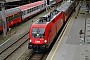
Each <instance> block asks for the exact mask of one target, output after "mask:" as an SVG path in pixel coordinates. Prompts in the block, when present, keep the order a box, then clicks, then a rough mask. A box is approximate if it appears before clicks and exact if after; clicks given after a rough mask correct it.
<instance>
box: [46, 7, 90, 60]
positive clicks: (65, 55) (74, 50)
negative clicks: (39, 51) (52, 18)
mask: <svg viewBox="0 0 90 60" xmlns="http://www.w3.org/2000/svg"><path fill="white" fill-rule="evenodd" d="M70 19H71V20H70V22H69V23H68V25H67V27H66V29H65V32H64V33H63V35H62V37H61V38H60V39H59V40H58V41H56V43H55V45H54V46H53V48H52V50H51V51H50V53H49V55H48V57H47V59H46V60H90V13H89V12H86V8H84V7H81V8H80V10H79V13H78V15H77V18H75V14H73V17H72V18H70ZM80 30H82V31H83V33H84V34H82V38H81V37H80V34H79V32H80Z"/></svg>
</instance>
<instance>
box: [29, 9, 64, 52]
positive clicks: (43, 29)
mask: <svg viewBox="0 0 90 60" xmlns="http://www.w3.org/2000/svg"><path fill="white" fill-rule="evenodd" d="M63 22H64V20H63V12H59V11H57V10H54V11H52V12H50V13H49V14H47V15H45V16H44V17H40V18H39V19H38V20H37V21H36V22H35V23H33V24H32V25H31V27H30V32H29V44H28V48H29V49H30V48H32V49H34V50H36V51H37V50H45V49H48V48H49V46H50V44H51V42H52V41H53V39H54V38H55V36H56V34H57V33H58V31H59V29H60V28H61V26H62V25H63Z"/></svg>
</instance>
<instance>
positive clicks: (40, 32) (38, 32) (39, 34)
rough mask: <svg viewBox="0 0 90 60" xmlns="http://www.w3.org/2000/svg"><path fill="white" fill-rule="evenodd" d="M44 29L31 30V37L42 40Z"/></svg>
mask: <svg viewBox="0 0 90 60" xmlns="http://www.w3.org/2000/svg"><path fill="white" fill-rule="evenodd" d="M44 32H45V28H32V36H33V37H35V38H43V37H44V34H45V33H44Z"/></svg>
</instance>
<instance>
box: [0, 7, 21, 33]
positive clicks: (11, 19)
mask: <svg viewBox="0 0 90 60" xmlns="http://www.w3.org/2000/svg"><path fill="white" fill-rule="evenodd" d="M5 12H6V22H7V27H8V28H9V27H10V26H13V25H15V24H17V23H20V22H21V14H20V12H21V11H20V9H18V8H12V9H7V10H5ZM1 13H2V12H1V11H0V31H2V30H3V23H2V22H3V21H2V16H1Z"/></svg>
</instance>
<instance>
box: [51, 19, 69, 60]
mask: <svg viewBox="0 0 90 60" xmlns="http://www.w3.org/2000/svg"><path fill="white" fill-rule="evenodd" d="M70 22H71V20H70V21H69V23H70ZM69 23H68V25H67V27H66V29H65V31H64V33H63V35H62V37H61V39H60V41H59V43H58V45H57V46H56V49H55V51H54V53H53V55H52V56H51V58H50V60H52V59H53V57H54V55H55V53H56V51H57V49H58V47H59V45H60V43H61V41H62V38H63V36H64V35H65V32H66V30H67V28H68V26H69Z"/></svg>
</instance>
